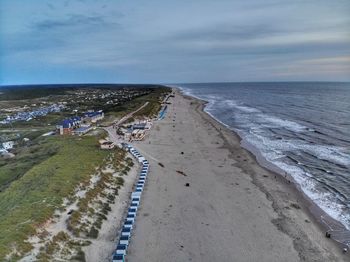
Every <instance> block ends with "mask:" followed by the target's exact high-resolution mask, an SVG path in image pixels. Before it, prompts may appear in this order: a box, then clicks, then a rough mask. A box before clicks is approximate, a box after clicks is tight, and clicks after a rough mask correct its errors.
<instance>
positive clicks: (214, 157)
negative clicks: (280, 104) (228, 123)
mask: <svg viewBox="0 0 350 262" xmlns="http://www.w3.org/2000/svg"><path fill="white" fill-rule="evenodd" d="M175 90H177V89H175ZM175 92H176V94H175V98H174V99H172V100H171V101H170V102H171V103H172V105H171V106H169V109H170V110H169V112H168V113H167V116H166V117H165V119H164V120H162V121H161V122H157V123H156V125H155V128H154V130H156V131H153V132H152V133H151V134H150V136H149V137H148V139H147V140H146V141H145V142H137V143H135V147H137V148H138V149H139V150H140V151H143V152H145V153H144V154H145V155H146V156H148V157H149V159H151V161H152V162H153V165H152V166H154V169H152V170H151V172H150V179H149V184H148V185H147V186H146V191H145V195H144V202H143V205H142V206H141V209H140V214H139V216H142V218H140V219H139V221H138V224H137V227H136V228H135V231H134V234H135V235H134V237H133V240H132V242H131V246H130V248H129V254H128V261H140V259H146V260H147V261H162V260H164V259H168V260H167V261H187V260H193V261H213V259H214V260H218V259H219V258H221V261H231V260H232V258H236V259H237V260H236V261H347V259H348V256H347V254H345V255H344V254H342V252H341V249H340V248H339V246H338V245H337V244H336V243H335V242H334V241H332V240H329V239H327V238H325V236H324V230H323V229H322V228H321V225H320V224H319V223H317V221H316V219H315V218H314V217H313V216H312V215H311V213H310V211H309V209H308V203H307V201H305V199H304V197H303V196H302V195H301V194H300V192H299V191H298V190H297V188H296V187H295V186H294V185H293V183H290V182H288V180H287V179H285V178H284V177H283V176H279V175H277V174H275V173H274V172H272V171H270V170H268V169H267V168H265V167H262V166H260V165H259V164H258V162H257V160H256V157H255V156H254V155H253V154H252V153H250V152H248V151H247V150H246V149H244V148H242V146H241V139H240V137H239V136H238V134H236V133H234V132H233V131H232V130H231V129H229V128H227V127H225V126H224V125H223V124H221V123H219V122H218V121H217V120H216V119H214V118H213V117H211V116H210V115H209V114H207V113H206V112H205V111H204V110H203V109H204V107H205V101H202V100H199V99H196V98H193V97H189V96H186V95H183V94H181V93H180V92H179V91H178V90H177V91H175ZM180 150H183V152H182V153H183V155H184V156H181V155H180V156H179V152H178V151H180ZM191 151H192V152H191ZM186 155H187V156H186ZM159 163H162V165H164V166H165V168H162V167H160V165H158V164H159ZM178 170H181V171H183V172H184V173H185V175H184V176H182V175H179V174H177V173H176V172H177V171H178ZM208 171H211V172H208ZM185 181H189V182H190V183H188V184H189V185H190V188H189V189H190V190H188V188H186V187H184V182H185ZM192 184H194V185H193V186H192ZM261 207H263V208H261ZM228 218H229V220H227V219H228ZM203 220H206V222H204V221H203ZM203 225H206V227H203ZM228 232H231V233H230V234H228ZM180 243H181V244H180ZM175 249H176V251H177V252H175ZM177 249H178V250H177ZM267 249H270V252H269V254H267V253H266V252H261V251H262V250H265V251H266V250H267ZM263 253H264V254H263ZM172 255H174V256H175V257H173V258H172V257H171V256H172ZM230 259H231V260H230Z"/></svg>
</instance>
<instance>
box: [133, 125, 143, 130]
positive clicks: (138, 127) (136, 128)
mask: <svg viewBox="0 0 350 262" xmlns="http://www.w3.org/2000/svg"><path fill="white" fill-rule="evenodd" d="M132 129H133V130H138V129H139V130H145V129H146V123H139V124H134V125H133V126H132Z"/></svg>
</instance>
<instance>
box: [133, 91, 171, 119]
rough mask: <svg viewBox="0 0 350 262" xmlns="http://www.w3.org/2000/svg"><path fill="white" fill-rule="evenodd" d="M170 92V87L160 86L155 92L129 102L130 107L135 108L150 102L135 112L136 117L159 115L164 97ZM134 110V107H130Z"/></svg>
mask: <svg viewBox="0 0 350 262" xmlns="http://www.w3.org/2000/svg"><path fill="white" fill-rule="evenodd" d="M169 92H170V89H169V88H167V87H159V88H157V89H155V90H154V92H152V93H150V94H148V95H145V96H142V97H138V98H136V99H134V100H132V101H131V102H129V103H127V106H128V108H129V107H131V108H133V109H134V110H136V109H137V108H139V107H140V106H141V105H143V104H144V103H146V102H148V105H147V106H145V107H144V108H142V109H141V110H140V111H138V112H136V113H135V114H134V116H133V117H134V118H137V117H143V116H146V117H154V116H157V114H158V112H159V111H160V108H161V102H162V100H163V98H164V97H165V96H166V94H168V93H169ZM129 110H130V111H132V109H129Z"/></svg>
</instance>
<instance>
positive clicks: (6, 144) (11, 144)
mask: <svg viewBox="0 0 350 262" xmlns="http://www.w3.org/2000/svg"><path fill="white" fill-rule="evenodd" d="M14 145H15V142H13V141H7V142H4V143H2V147H3V148H4V149H5V150H9V149H12V148H13V147H14Z"/></svg>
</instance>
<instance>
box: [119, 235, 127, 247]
mask: <svg viewBox="0 0 350 262" xmlns="http://www.w3.org/2000/svg"><path fill="white" fill-rule="evenodd" d="M119 244H122V245H127V246H128V245H129V236H121V237H120V238H119Z"/></svg>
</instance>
